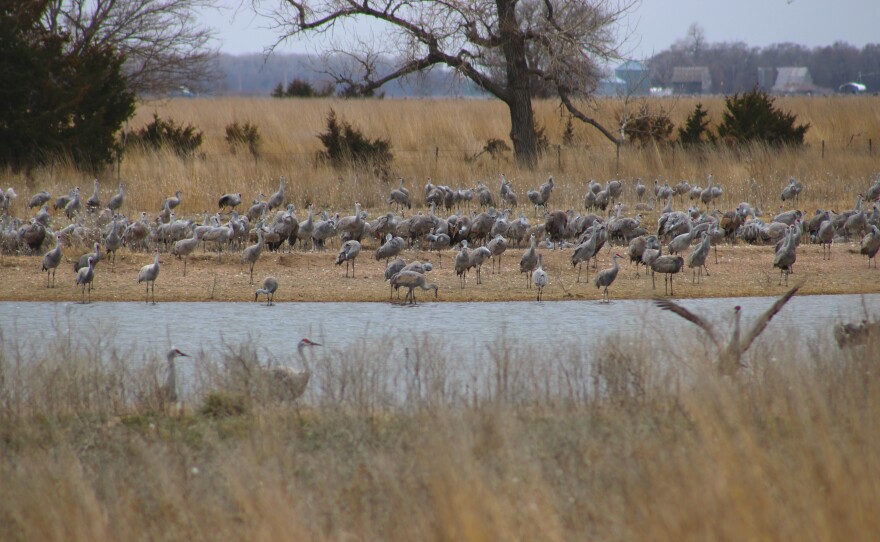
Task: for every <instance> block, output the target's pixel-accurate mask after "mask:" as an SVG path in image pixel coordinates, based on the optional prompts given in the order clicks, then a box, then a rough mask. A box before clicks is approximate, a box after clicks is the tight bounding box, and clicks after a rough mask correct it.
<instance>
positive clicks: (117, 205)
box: [107, 184, 125, 213]
mask: <svg viewBox="0 0 880 542" xmlns="http://www.w3.org/2000/svg"><path fill="white" fill-rule="evenodd" d="M124 202H125V187H124V186H122V185H121V184H120V185H119V191H118V192H117V193H116V194H114V195H113V197H112V198H110V201H109V202H108V203H107V208H108V209H110V210H111V211H113V212H114V213H116V212H119V209H121V208H122V204H123V203H124Z"/></svg>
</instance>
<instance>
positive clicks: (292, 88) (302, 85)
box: [272, 78, 335, 98]
mask: <svg viewBox="0 0 880 542" xmlns="http://www.w3.org/2000/svg"><path fill="white" fill-rule="evenodd" d="M334 91H335V86H334V85H333V84H332V83H329V84H327V85H325V86H324V87H323V88H321V89H316V88H315V87H313V86H312V84H311V83H309V82H308V81H306V80H304V79H299V78H295V79H294V80H293V81H291V82H290V83H288V84H287V88H284V85H282V84H281V83H278V85H276V86H275V88H274V89H273V90H272V97H273V98H323V97H326V96H332V95H333V92H334Z"/></svg>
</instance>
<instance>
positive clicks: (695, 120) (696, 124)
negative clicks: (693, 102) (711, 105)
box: [678, 104, 714, 147]
mask: <svg viewBox="0 0 880 542" xmlns="http://www.w3.org/2000/svg"><path fill="white" fill-rule="evenodd" d="M708 116H709V112H708V111H706V110H705V109H703V104H697V106H696V107H695V108H694V110H693V112H692V113H691V114H690V115H688V118H687V120H686V121H685V124H684V127H683V128H679V129H678V141H679V142H680V143H681V145H682V146H683V147H694V146H698V145H702V144H704V143H711V142H712V141H713V140H714V137H713V135H712V132H710V131H709V121H708V119H707V117H708Z"/></svg>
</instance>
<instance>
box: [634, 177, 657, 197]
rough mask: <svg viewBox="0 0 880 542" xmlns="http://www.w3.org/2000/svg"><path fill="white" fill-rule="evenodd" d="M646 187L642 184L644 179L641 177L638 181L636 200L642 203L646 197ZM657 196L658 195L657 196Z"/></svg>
mask: <svg viewBox="0 0 880 542" xmlns="http://www.w3.org/2000/svg"><path fill="white" fill-rule="evenodd" d="M645 190H646V188H645V185H644V184H642V178H641V177H639V178H637V179H636V199H637V200H639V201H642V198H643V197H645ZM655 195H656V194H655Z"/></svg>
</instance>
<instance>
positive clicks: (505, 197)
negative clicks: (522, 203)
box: [501, 173, 519, 207]
mask: <svg viewBox="0 0 880 542" xmlns="http://www.w3.org/2000/svg"><path fill="white" fill-rule="evenodd" d="M501 201H502V202H503V203H504V204H505V205H508V206H510V207H516V206H517V205H519V202H518V201H517V197H516V192H514V190H513V183H511V182H510V181H508V180H507V179H506V178H505V177H504V174H503V173H502V174H501Z"/></svg>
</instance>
